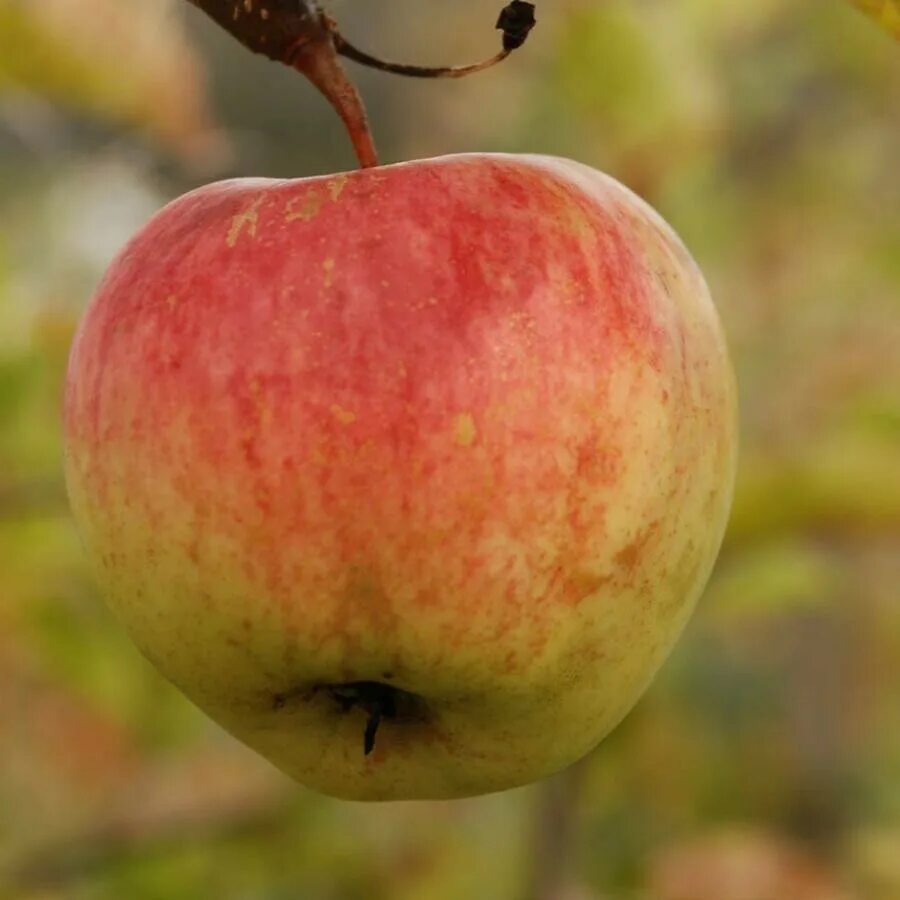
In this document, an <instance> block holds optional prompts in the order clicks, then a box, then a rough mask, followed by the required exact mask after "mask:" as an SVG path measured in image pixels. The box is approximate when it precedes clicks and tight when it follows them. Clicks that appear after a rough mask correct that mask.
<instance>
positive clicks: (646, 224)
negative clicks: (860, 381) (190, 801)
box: [65, 154, 737, 800]
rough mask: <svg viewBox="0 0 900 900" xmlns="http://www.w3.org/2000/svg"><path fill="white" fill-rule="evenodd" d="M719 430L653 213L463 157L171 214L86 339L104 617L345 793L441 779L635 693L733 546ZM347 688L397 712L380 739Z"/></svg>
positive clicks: (561, 749) (204, 197) (205, 701)
mask: <svg viewBox="0 0 900 900" xmlns="http://www.w3.org/2000/svg"><path fill="white" fill-rule="evenodd" d="M736 422H737V416H736V401H735V386H734V380H733V373H732V369H731V366H730V363H729V359H728V353H727V350H726V346H725V342H724V339H723V335H722V330H721V327H720V324H719V321H718V318H717V315H716V312H715V309H714V306H713V304H712V302H711V300H710V297H709V293H708V290H707V288H706V285H705V284H704V281H703V278H702V276H701V274H700V272H699V271H698V269H697V267H696V265H695V264H694V262H693V261H692V259H691V257H690V256H689V254H688V253H687V251H686V250H685V249H684V247H683V246H682V244H681V243H680V242H679V240H678V239H677V237H676V236H675V235H674V233H673V232H672V230H671V229H670V228H669V227H668V226H667V225H666V224H665V223H664V222H663V221H662V219H661V218H660V217H659V216H658V215H657V214H656V213H655V212H654V211H653V210H652V209H651V208H650V207H649V206H647V205H646V204H645V203H644V202H643V201H642V200H640V199H639V198H638V197H636V196H635V195H634V194H632V193H631V192H629V191H628V190H627V189H626V188H624V187H622V186H621V185H620V184H618V183H617V182H615V181H614V180H612V179H610V178H608V177H607V176H605V175H602V174H600V173H599V172H596V171H594V170H592V169H590V168H588V167H586V166H583V165H580V164H577V163H574V162H570V161H566V160H561V159H555V158H549V157H538V156H513V155H500V154H470V155H461V156H450V157H444V158H439V159H433V160H424V161H418V162H412V163H405V164H401V165H396V166H389V167H383V168H378V169H370V170H364V171H359V172H353V173H349V174H343V175H338V176H331V177H321V178H309V179H303V180H291V181H274V180H262V179H241V180H235V181H229V182H223V183H218V184H213V185H210V186H208V187H204V188H201V189H199V190H197V191H194V192H192V193H190V194H188V195H186V196H184V197H182V198H180V199H178V200H176V201H174V202H173V203H171V204H170V205H169V206H167V207H166V208H165V209H163V210H162V211H161V212H160V213H159V214H157V215H156V217H155V218H153V219H152V220H151V221H150V222H149V224H147V225H146V226H145V227H144V228H143V229H142V230H141V232H140V233H139V234H138V235H137V236H136V237H135V238H134V239H133V240H132V241H131V242H130V243H129V244H128V245H127V246H126V248H125V249H124V250H123V251H122V253H121V254H120V255H119V257H118V259H116V261H115V262H114V263H113V264H112V266H111V268H110V269H109V272H108V273H107V275H106V276H105V279H104V280H103V282H102V284H101V285H100V287H99V289H98V291H97V293H96V296H95V297H94V299H93V301H92V303H91V305H90V307H89V309H88V311H87V313H86V315H85V317H84V320H83V322H82V324H81V326H80V329H79V331H78V334H77V335H76V339H75V342H74V345H73V348H72V353H71V360H70V367H69V372H68V380H67V387H66V396H65V429H66V470H67V483H68V488H69V493H70V498H71V505H72V509H73V512H74V515H75V519H76V522H77V524H78V526H79V531H80V533H81V535H82V537H83V540H84V543H85V545H86V547H87V550H88V552H89V555H90V556H91V558H92V560H93V561H94V563H95V565H96V569H97V572H98V577H99V580H100V582H101V584H102V586H103V588H104V590H105V592H106V594H107V596H108V598H109V602H110V604H111V606H112V608H113V610H114V611H115V612H116V614H117V615H118V616H119V617H120V618H121V620H122V621H123V622H124V623H125V625H126V627H127V628H128V630H129V631H130V633H131V635H132V636H133V638H134V640H135V642H136V643H137V644H138V646H139V647H140V648H141V650H142V651H143V652H144V653H145V654H146V656H147V657H148V658H149V659H150V660H151V661H152V662H153V663H154V664H155V665H156V666H157V667H158V668H159V669H160V670H161V671H162V672H163V673H164V674H165V675H166V676H167V677H168V678H169V679H170V680H171V681H172V682H173V683H174V684H175V685H177V686H178V687H179V688H180V689H181V690H183V691H184V693H185V694H186V695H187V696H188V697H189V698H191V699H192V700H193V701H194V702H195V703H196V704H197V705H198V706H199V707H201V708H202V709H203V710H205V711H206V712H207V713H208V714H209V715H210V716H211V717H212V718H214V719H215V720H216V721H218V722H219V723H221V725H222V726H224V727H225V728H226V729H227V730H228V731H230V732H231V733H233V734H234V735H236V736H237V737H238V738H240V739H241V740H242V741H244V742H245V743H246V744H248V745H249V746H251V747H253V748H255V749H256V750H257V751H258V752H260V753H261V754H263V755H264V756H265V757H267V758H268V759H269V760H270V761H272V762H273V763H274V764H275V765H276V766H278V767H279V768H280V769H282V770H283V771H284V772H286V773H288V774H289V775H291V776H293V777H294V778H295V779H296V780H298V781H299V782H301V783H303V784H305V785H307V786H309V787H311V788H314V789H316V790H318V791H321V792H323V793H326V794H330V795H333V796H337V797H342V798H347V799H358V800H388V799H391V800H394V799H411V798H447V797H461V796H468V795H475V794H480V793H486V792H491V791H498V790H502V789H506V788H510V787H513V786H517V785H521V784H525V783H527V782H530V781H533V780H536V779H538V778H541V777H543V776H546V775H549V774H550V773H553V772H555V771H557V770H559V769H561V768H563V767H565V766H566V765H568V764H570V763H572V762H574V761H575V760H577V759H579V758H580V757H581V756H583V755H584V754H586V753H587V752H588V751H589V750H591V749H592V748H593V747H594V746H595V745H596V744H597V743H598V742H599V741H600V740H601V739H602V738H603V737H604V736H605V735H606V734H607V733H608V732H609V731H610V730H611V729H612V728H613V727H614V726H615V725H616V724H617V723H618V722H619V721H620V720H621V719H622V718H623V716H624V715H625V714H626V713H627V712H628V711H629V710H630V709H631V707H632V706H633V705H634V704H635V702H636V701H637V699H638V697H639V696H640V694H641V693H642V692H643V691H644V689H645V688H646V687H647V685H648V683H649V681H650V680H651V678H652V676H653V675H654V673H655V672H656V671H657V669H658V668H659V666H660V665H661V663H662V662H663V660H664V658H665V657H666V655H667V654H668V653H669V651H670V649H671V647H672V646H673V644H674V642H675V641H676V639H677V637H678V635H679V634H680V632H681V631H682V628H683V626H684V625H685V622H686V620H687V619H688V617H689V615H690V613H691V611H692V609H693V607H694V605H695V602H696V600H697V598H698V595H699V594H700V592H701V590H702V589H703V587H704V585H705V583H706V581H707V578H708V576H709V574H710V570H711V568H712V565H713V563H714V560H715V557H716V555H717V552H718V549H719V546H720V542H721V539H722V534H723V530H724V526H725V523H726V519H727V515H728V510H729V506H730V501H731V493H732V485H733V479H734V469H735V457H736V443H737V438H736V435H737V427H736ZM358 682H366V683H376V684H383V685H390V686H392V687H395V688H397V689H398V690H400V691H402V692H404V694H402V695H398V696H404V697H405V696H407V695H411V699H412V702H411V704H410V705H408V708H407V709H405V710H398V715H397V717H396V718H395V719H392V720H391V719H385V720H384V721H383V722H382V723H381V726H380V729H379V731H378V735H377V741H376V745H375V749H374V752H372V753H371V754H370V755H364V753H363V747H362V735H363V730H364V727H365V724H366V713H365V711H364V710H363V709H362V708H359V707H357V708H349V709H348V708H347V706H348V705H349V704H346V703H344V704H342V703H340V702H338V701H339V699H340V698H339V697H338V696H336V695H335V692H334V690H333V686H335V685H337V686H340V685H350V684H354V683H358Z"/></svg>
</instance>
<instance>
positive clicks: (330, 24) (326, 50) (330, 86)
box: [188, 0, 536, 168]
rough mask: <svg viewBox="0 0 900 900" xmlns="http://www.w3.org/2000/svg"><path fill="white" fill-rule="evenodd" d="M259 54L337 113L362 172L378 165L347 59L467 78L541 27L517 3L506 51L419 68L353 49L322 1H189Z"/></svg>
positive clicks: (522, 1)
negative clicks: (296, 75)
mask: <svg viewBox="0 0 900 900" xmlns="http://www.w3.org/2000/svg"><path fill="white" fill-rule="evenodd" d="M188 2H189V3H192V4H193V5H194V6H196V7H197V8H198V9H201V10H203V12H205V13H206V14H207V15H208V16H209V17H210V18H211V19H213V21H215V22H217V23H218V24H219V25H220V26H221V27H222V28H224V29H225V30H226V31H227V32H228V33H229V34H231V35H232V37H234V38H236V39H237V40H238V41H240V43H242V44H243V45H244V46H245V47H247V48H249V49H250V50H252V51H253V52H254V53H261V54H262V55H263V56H267V57H268V58H269V59H272V60H275V61H276V62H280V63H284V64H285V65H288V66H291V67H292V68H294V69H296V70H297V71H298V72H302V73H303V74H304V75H305V76H306V77H307V78H309V79H310V81H312V82H313V84H315V86H316V87H317V88H318V89H319V90H320V91H321V92H322V93H323V94H324V95H325V97H326V98H327V99H328V101H329V102H330V103H331V105H332V106H333V107H334V108H335V110H337V112H338V115H340V117H341V119H342V120H343V122H344V125H345V126H346V128H347V131H348V132H349V134H350V138H351V140H352V141H353V146H354V149H355V150H356V155H357V158H358V159H359V164H360V165H361V166H362V167H364V168H365V167H369V166H376V165H378V156H377V153H376V151H375V142H374V140H373V139H372V132H371V129H370V127H369V121H368V117H367V116H366V110H365V106H364V104H363V101H362V98H361V97H360V95H359V92H358V91H357V90H356V87H355V85H354V84H353V82H352V81H351V80H350V78H349V76H348V75H347V72H346V70H345V69H344V66H343V64H342V63H341V60H340V57H341V56H345V57H347V58H348V59H352V60H354V61H355V62H357V63H360V64H362V65H365V66H369V67H371V68H375V69H378V70H380V71H382V72H391V73H393V74H396V75H406V76H411V77H414V78H462V77H464V76H466V75H471V74H473V73H475V72H481V71H484V70H485V69H487V68H490V67H491V66H494V65H496V64H497V63H499V62H502V61H503V60H504V59H506V58H507V57H508V56H509V54H510V53H511V52H512V51H513V50H515V49H517V48H518V47H521V46H522V45H523V44H524V43H525V41H526V39H527V37H528V35H529V34H530V32H531V30H532V29H533V28H534V26H535V24H536V19H535V15H534V4H533V3H528V2H526V0H512V2H511V3H509V4H508V5H507V6H505V7H504V9H503V11H502V12H501V13H500V18H499V19H498V21H497V28H498V29H499V30H500V31H502V33H503V50H502V51H501V52H500V53H498V54H496V55H495V56H492V57H491V58H490V59H487V60H485V61H483V62H480V63H475V64H473V65H468V66H438V67H427V66H413V65H404V64H401V63H392V62H386V61H385V60H381V59H379V58H378V57H376V56H373V55H371V54H369V53H366V52H365V51H363V50H360V49H358V48H357V47H355V46H354V45H353V44H351V43H350V42H349V41H348V40H347V39H346V38H344V37H343V35H341V33H340V31H339V30H338V27H337V23H336V22H335V21H334V19H332V18H331V17H330V16H328V15H326V14H325V12H324V11H323V9H322V7H321V6H320V5H319V3H318V2H317V0H188Z"/></svg>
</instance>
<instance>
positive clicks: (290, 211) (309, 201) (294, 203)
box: [284, 191, 324, 222]
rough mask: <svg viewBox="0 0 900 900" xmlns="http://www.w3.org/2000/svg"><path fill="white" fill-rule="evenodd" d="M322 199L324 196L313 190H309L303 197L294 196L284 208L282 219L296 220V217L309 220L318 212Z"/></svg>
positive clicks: (305, 220) (286, 220)
mask: <svg viewBox="0 0 900 900" xmlns="http://www.w3.org/2000/svg"><path fill="white" fill-rule="evenodd" d="M323 200H324V198H323V197H321V196H320V195H319V194H316V193H315V192H314V191H309V192H308V193H307V194H306V195H304V196H303V197H294V199H293V200H291V201H290V202H289V203H288V205H287V208H286V209H285V212H284V221H285V222H296V221H297V220H298V219H302V220H303V221H304V222H309V221H310V220H311V219H314V218H315V217H316V216H317V215H318V214H319V210H320V209H321V208H322V203H323Z"/></svg>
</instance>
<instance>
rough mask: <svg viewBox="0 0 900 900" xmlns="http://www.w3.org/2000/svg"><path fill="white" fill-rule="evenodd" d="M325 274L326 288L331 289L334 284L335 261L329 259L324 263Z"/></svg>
mask: <svg viewBox="0 0 900 900" xmlns="http://www.w3.org/2000/svg"><path fill="white" fill-rule="evenodd" d="M322 269H323V270H324V272H325V287H327V288H330V287H331V285H332V284H334V260H333V259H331V258H329V259H326V260H325V261H324V262H323V263H322Z"/></svg>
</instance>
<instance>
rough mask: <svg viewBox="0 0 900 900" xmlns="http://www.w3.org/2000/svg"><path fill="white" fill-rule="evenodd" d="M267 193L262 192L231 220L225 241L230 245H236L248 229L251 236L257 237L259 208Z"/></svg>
mask: <svg viewBox="0 0 900 900" xmlns="http://www.w3.org/2000/svg"><path fill="white" fill-rule="evenodd" d="M265 199H266V197H265V194H260V195H259V196H258V197H257V198H256V199H255V200H254V201H253V202H252V203H251V204H250V206H248V207H247V208H246V209H245V210H244V211H243V212H239V213H238V214H237V215H236V216H235V217H234V218H233V219H232V220H231V228H229V229H228V237H226V238H225V243H226V244H228V246H229V247H234V245H235V244H236V243H237V242H238V238H239V237H240V236H241V234H243V232H244V231H245V230H246V231H247V232H248V233H249V234H250V237H252V238H255V237H256V229H257V226H258V225H259V209H260V207H261V206H262V205H263V203H264V202H265Z"/></svg>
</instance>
